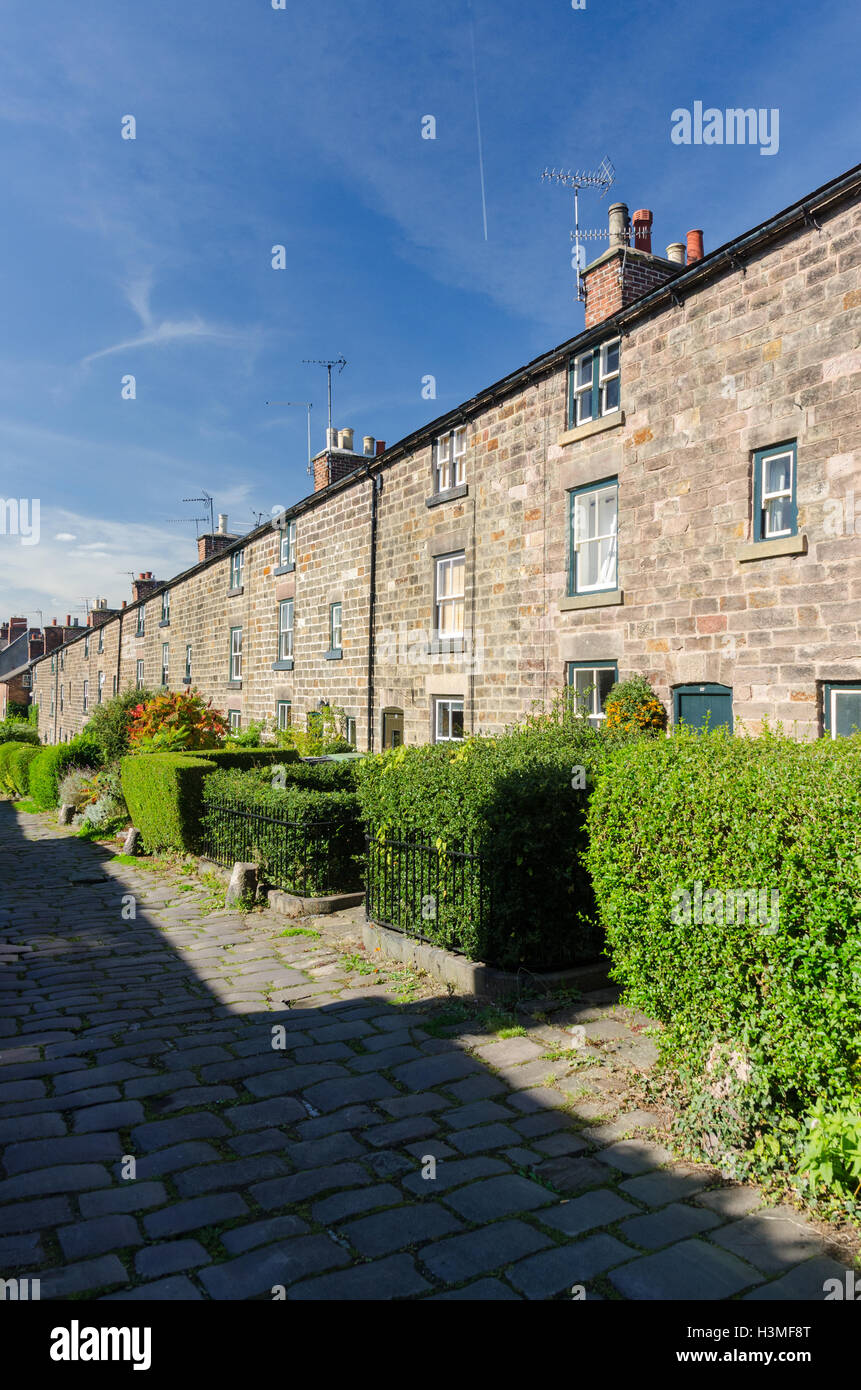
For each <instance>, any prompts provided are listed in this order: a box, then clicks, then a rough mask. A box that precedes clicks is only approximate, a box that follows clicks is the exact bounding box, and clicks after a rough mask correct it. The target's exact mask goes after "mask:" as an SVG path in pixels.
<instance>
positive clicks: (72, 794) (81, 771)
mask: <svg viewBox="0 0 861 1390" xmlns="http://www.w3.org/2000/svg"><path fill="white" fill-rule="evenodd" d="M95 775H96V774H95V770H94V769H93V768H91V767H70V768H69V770H68V772H64V773H63V775H62V777H61V778H60V783H59V786H58V788H57V792H58V797H59V801H60V805H61V806H74V808H75V810H76V811H81V810H83V808H84V806H86V805H87V803H88V802H89V800H90V783H91V782H92V780H93V778H94V777H95Z"/></svg>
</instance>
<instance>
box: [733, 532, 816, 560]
mask: <svg viewBox="0 0 861 1390" xmlns="http://www.w3.org/2000/svg"><path fill="white" fill-rule="evenodd" d="M806 554H807V536H806V535H800V536H780V537H778V538H777V539H775V540H773V541H753V542H747V543H746V544H745V545H740V546H739V548H738V550H737V551H736V559H737V560H738V561H739V563H740V564H744V563H745V562H746V561H748V560H768V559H770V558H771V557H773V556H777V555H806Z"/></svg>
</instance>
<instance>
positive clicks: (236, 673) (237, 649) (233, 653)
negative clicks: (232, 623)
mask: <svg viewBox="0 0 861 1390" xmlns="http://www.w3.org/2000/svg"><path fill="white" fill-rule="evenodd" d="M237 637H238V638H239V641H238V642H237V640H236V639H237ZM230 679H231V680H232V681H241V680H242V628H241V627H232V628H231V629H230Z"/></svg>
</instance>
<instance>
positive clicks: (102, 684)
mask: <svg viewBox="0 0 861 1390" xmlns="http://www.w3.org/2000/svg"><path fill="white" fill-rule="evenodd" d="M104 695H105V673H104V671H100V672H99V685H98V691H97V694H96V703H97V704H99V705H100V704H101V703H102V701H103V699H104Z"/></svg>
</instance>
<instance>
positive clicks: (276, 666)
mask: <svg viewBox="0 0 861 1390" xmlns="http://www.w3.org/2000/svg"><path fill="white" fill-rule="evenodd" d="M272 670H273V671H292V670H293V659H292V657H285V659H284V660H283V661H273V663H272Z"/></svg>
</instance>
